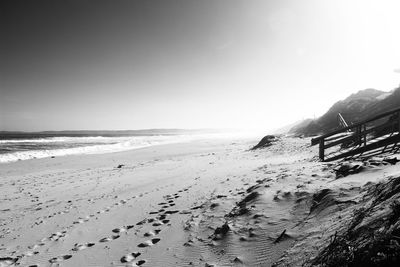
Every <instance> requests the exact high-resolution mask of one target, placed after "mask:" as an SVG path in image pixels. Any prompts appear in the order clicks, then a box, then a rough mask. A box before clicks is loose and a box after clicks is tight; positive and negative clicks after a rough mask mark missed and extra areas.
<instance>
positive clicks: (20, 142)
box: [0, 130, 215, 163]
mask: <svg viewBox="0 0 400 267" xmlns="http://www.w3.org/2000/svg"><path fill="white" fill-rule="evenodd" d="M209 134H210V133H205V132H198V131H184V130H138V131H76V132H71V131H69V132H42V133H10V132H6V133H5V132H3V133H0V163H7V162H13V161H18V160H28V159H35V158H45V157H53V156H54V157H55V156H64V155H76V154H100V153H110V152H118V151H124V150H131V149H137V148H143V147H148V146H154V145H161V144H170V143H179V142H188V141H191V140H194V139H198V138H202V137H205V135H209ZM214 134H215V133H214Z"/></svg>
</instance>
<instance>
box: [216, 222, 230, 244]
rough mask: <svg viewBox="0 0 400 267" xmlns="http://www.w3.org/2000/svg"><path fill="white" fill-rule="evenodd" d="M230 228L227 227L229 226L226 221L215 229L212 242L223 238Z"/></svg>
mask: <svg viewBox="0 0 400 267" xmlns="http://www.w3.org/2000/svg"><path fill="white" fill-rule="evenodd" d="M230 229H231V228H230V227H229V224H228V222H227V221H225V223H224V224H223V225H222V226H221V227H217V228H216V229H215V231H214V234H213V238H212V239H213V240H218V239H221V238H223V237H224V236H225V235H226V234H227V233H228V232H229V230H230Z"/></svg>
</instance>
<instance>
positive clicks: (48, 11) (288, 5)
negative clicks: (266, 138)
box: [0, 0, 400, 131]
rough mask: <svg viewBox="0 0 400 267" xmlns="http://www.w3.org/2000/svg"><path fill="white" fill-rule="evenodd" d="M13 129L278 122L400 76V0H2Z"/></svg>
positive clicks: (5, 126)
mask: <svg viewBox="0 0 400 267" xmlns="http://www.w3.org/2000/svg"><path fill="white" fill-rule="evenodd" d="M0 10H1V11H0V12H1V13H0V31H1V32H0V34H1V37H0V38H1V41H0V130H25V131H38V130H63V129H70V130H79V129H111V130H112V129H141V128H257V127H258V128H265V129H268V128H275V127H279V126H283V125H284V124H287V123H291V122H293V121H296V120H299V119H302V118H307V117H314V116H319V115H322V114H323V113H324V112H325V111H326V110H327V109H328V108H329V107H330V106H331V105H332V104H333V103H334V102H336V101H337V100H340V99H343V98H345V97H347V96H348V95H349V94H351V93H354V92H356V91H358V90H361V89H366V88H375V89H380V90H383V91H389V90H392V89H393V88H395V87H397V86H398V84H399V83H400V34H399V29H400V16H399V10H400V1H397V0H393V1H385V0H377V1H370V0H330V1H328V0H260V1H255V0H242V1H235V0H226V1H219V0H210V1H206V0H181V1H178V0H175V1H173V0H160V1H152V0H143V1H135V0H129V1H119V0H112V1H111V0H110V1H101V0H93V1H87V0H79V1H56V0H51V1H40V0H35V1H18V0H10V1H4V0H3V1H1V3H0Z"/></svg>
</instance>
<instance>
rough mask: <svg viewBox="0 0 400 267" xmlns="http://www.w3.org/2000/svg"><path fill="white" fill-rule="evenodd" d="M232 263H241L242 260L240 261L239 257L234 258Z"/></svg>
mask: <svg viewBox="0 0 400 267" xmlns="http://www.w3.org/2000/svg"><path fill="white" fill-rule="evenodd" d="M232 262H234V263H243V260H242V259H240V258H239V257H235V258H234V259H233V261H232Z"/></svg>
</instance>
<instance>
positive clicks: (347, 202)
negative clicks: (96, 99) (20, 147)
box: [0, 138, 399, 266]
mask: <svg viewBox="0 0 400 267" xmlns="http://www.w3.org/2000/svg"><path fill="white" fill-rule="evenodd" d="M257 141H258V140H255V139H236V140H223V139H219V140H198V141H193V142H188V143H182V144H170V145H160V146H154V147H148V148H143V149H138V150H132V151H127V152H120V153H112V154H103V155H81V156H65V157H56V158H47V159H38V160H27V161H21V162H14V163H9V164H2V165H0V211H1V213H0V214H1V215H0V258H1V259H0V266H137V265H141V266H271V265H272V264H273V263H274V262H277V265H281V266H296V265H301V264H302V263H303V262H304V260H307V259H309V258H312V257H314V256H315V255H316V253H317V252H318V249H319V248H320V247H321V245H322V243H323V242H324V240H325V241H326V239H324V238H323V236H326V238H328V237H329V236H328V235H329V234H330V233H331V232H332V231H327V230H326V229H333V226H332V225H335V224H338V223H339V222H340V220H337V218H336V217H334V215H335V213H334V212H336V211H338V206H339V205H328V206H327V207H321V206H316V207H314V209H313V210H312V211H311V212H310V208H312V205H313V203H312V197H313V194H314V193H316V192H320V191H321V190H323V189H327V188H329V189H330V190H332V191H334V192H339V193H338V194H339V195H340V196H339V195H337V199H340V200H341V201H342V202H343V203H342V204H343V205H344V206H340V208H341V209H345V208H346V207H350V206H351V205H352V203H353V202H351V201H352V200H354V201H355V200H356V199H357V197H358V195H359V191H360V188H361V187H362V186H363V185H364V184H365V183H366V182H368V181H374V182H375V181H377V180H379V179H385V175H386V176H387V175H389V174H396V173H398V172H399V168H398V167H397V166H392V167H387V166H385V167H377V168H371V170H368V171H366V172H363V173H361V174H356V175H352V176H348V177H345V178H341V179H336V178H335V175H334V173H333V172H332V166H331V165H330V164H326V163H321V162H318V160H317V158H316V155H317V149H318V148H316V147H309V140H308V139H299V138H282V139H281V140H280V141H278V142H276V143H275V144H274V145H273V146H270V147H268V148H265V149H261V150H256V151H249V148H251V147H252V146H254V145H255V144H256V143H257ZM335 196H336V195H335ZM332 206H335V209H334V210H332V209H331V208H330V207H332ZM343 214H346V213H343ZM324 231H327V232H326V233H325V232H324ZM318 242H319V243H318ZM282 256H284V257H283V258H281V257H282Z"/></svg>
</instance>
